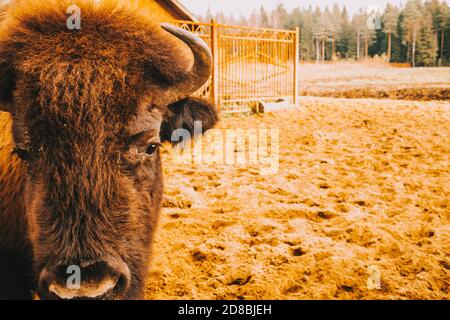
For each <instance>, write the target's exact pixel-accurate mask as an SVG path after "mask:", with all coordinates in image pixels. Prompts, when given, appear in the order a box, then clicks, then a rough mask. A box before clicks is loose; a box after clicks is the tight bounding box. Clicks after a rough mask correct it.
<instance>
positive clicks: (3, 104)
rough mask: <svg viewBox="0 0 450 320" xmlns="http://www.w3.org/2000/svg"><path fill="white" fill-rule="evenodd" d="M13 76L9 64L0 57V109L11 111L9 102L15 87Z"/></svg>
mask: <svg viewBox="0 0 450 320" xmlns="http://www.w3.org/2000/svg"><path fill="white" fill-rule="evenodd" d="M15 83H16V81H15V76H14V71H13V69H12V67H11V65H10V64H9V63H7V62H5V61H3V59H1V57H0V111H6V112H11V108H10V105H11V102H12V97H13V91H14V87H15Z"/></svg>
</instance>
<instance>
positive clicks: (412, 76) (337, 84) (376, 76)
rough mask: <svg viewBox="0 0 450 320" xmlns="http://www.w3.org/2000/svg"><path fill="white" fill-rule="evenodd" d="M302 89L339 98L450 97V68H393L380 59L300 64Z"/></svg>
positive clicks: (411, 98) (404, 98)
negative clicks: (357, 61) (376, 60)
mask: <svg viewBox="0 0 450 320" xmlns="http://www.w3.org/2000/svg"><path fill="white" fill-rule="evenodd" d="M299 74H300V93H301V94H302V95H306V96H320V97H338V98H383V99H400V100H422V101H423V100H450V68H449V67H443V68H393V67H390V66H389V65H386V64H385V63H379V62H378V63H377V62H361V63H352V62H338V63H334V64H323V65H316V64H304V65H301V66H300V72H299Z"/></svg>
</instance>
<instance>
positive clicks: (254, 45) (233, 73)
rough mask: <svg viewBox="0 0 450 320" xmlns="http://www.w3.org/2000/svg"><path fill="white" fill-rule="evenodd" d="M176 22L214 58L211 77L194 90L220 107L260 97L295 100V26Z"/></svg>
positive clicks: (245, 104) (240, 107)
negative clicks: (267, 26) (200, 39)
mask: <svg viewBox="0 0 450 320" xmlns="http://www.w3.org/2000/svg"><path fill="white" fill-rule="evenodd" d="M174 24H175V25H177V26H178V27H181V28H183V29H185V30H188V31H191V32H193V33H195V34H197V35H199V36H200V37H201V38H202V39H203V40H205V41H206V43H207V44H208V45H209V46H210V48H211V51H212V53H213V58H214V68H213V74H212V76H211V79H210V80H209V81H208V82H207V83H206V84H205V86H204V87H203V88H201V90H200V91H199V92H198V94H199V95H202V96H204V97H210V98H211V100H212V101H214V103H215V104H216V105H217V106H218V107H219V108H220V110H222V111H246V110H249V109H250V108H253V107H255V106H257V105H258V104H259V103H260V102H274V101H285V102H286V103H289V104H292V105H295V106H296V105H297V104H298V65H299V62H298V56H299V32H298V29H297V30H294V31H292V30H277V29H264V28H251V27H238V26H227V25H222V24H217V23H215V22H214V21H211V22H209V23H203V22H192V21H175V22H174Z"/></svg>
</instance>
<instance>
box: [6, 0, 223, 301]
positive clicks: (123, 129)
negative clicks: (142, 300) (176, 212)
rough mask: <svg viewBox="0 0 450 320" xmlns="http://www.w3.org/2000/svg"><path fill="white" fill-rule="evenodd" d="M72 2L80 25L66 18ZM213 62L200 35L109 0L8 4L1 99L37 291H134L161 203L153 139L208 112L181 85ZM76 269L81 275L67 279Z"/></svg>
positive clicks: (203, 75) (211, 119)
mask: <svg viewBox="0 0 450 320" xmlns="http://www.w3.org/2000/svg"><path fill="white" fill-rule="evenodd" d="M20 3H22V4H20ZM73 3H76V4H77V5H78V6H79V7H80V8H81V18H82V25H81V29H80V30H69V29H68V28H67V23H66V21H67V18H68V17H67V15H66V10H67V7H68V6H69V5H71V4H73ZM180 40H181V41H180ZM189 49H190V50H189ZM211 68H212V61H211V54H210V51H209V49H208V47H207V46H206V44H205V43H204V42H203V41H202V40H201V39H199V38H198V37H196V36H194V35H193V34H191V33H189V32H186V31H184V30H181V29H178V28H175V27H172V26H169V25H163V26H162V28H161V27H160V26H156V25H154V24H152V22H151V21H149V18H148V17H146V16H145V15H142V14H140V13H139V12H138V11H136V10H133V9H130V8H128V7H126V6H120V5H119V4H118V2H117V1H104V2H102V3H101V4H95V3H92V2H90V1H85V0H78V1H70V2H69V1H66V0H53V1H48V0H45V1H38V0H30V1H22V2H20V1H19V4H18V5H16V6H13V7H11V8H10V9H9V12H8V13H7V17H6V19H5V20H4V21H3V23H2V25H1V29H0V103H1V105H0V109H2V110H3V111H7V112H9V113H11V115H12V117H13V122H14V124H13V137H14V141H15V144H16V148H15V154H16V155H15V156H17V157H19V158H20V159H21V160H22V163H23V168H24V176H25V179H24V180H25V181H24V192H23V193H24V196H23V202H24V208H25V212H24V214H26V217H27V219H26V220H27V221H28V238H29V243H30V246H31V247H32V251H33V260H34V269H35V271H36V283H37V288H38V293H39V295H40V297H41V298H66V299H74V298H109V299H115V298H125V299H130V298H139V297H141V296H142V294H143V288H144V282H145V277H146V273H147V268H148V263H147V261H148V259H149V256H150V248H151V241H152V235H153V233H154V230H155V225H156V222H157V218H158V214H159V210H160V207H161V197H162V170H161V163H160V154H159V146H160V144H161V143H162V142H163V141H164V140H166V139H167V138H168V137H170V131H171V130H173V129H176V128H179V127H182V128H184V129H188V130H189V129H191V128H192V127H193V126H192V123H193V121H202V122H203V128H204V129H205V130H206V129H208V128H210V127H211V126H212V125H214V123H215V122H216V120H217V114H216V111H215V109H214V108H213V107H212V106H211V105H209V104H208V103H207V102H204V101H202V100H199V99H196V98H190V97H189V96H190V95H191V94H193V93H194V92H195V91H197V90H198V89H199V88H200V87H201V86H202V85H203V84H204V83H205V82H206V81H207V79H208V78H209V76H210V73H211ZM161 128H162V129H161ZM77 269H78V270H79V272H80V276H81V279H80V280H81V282H80V283H78V284H77V283H76V281H75V282H74V283H68V279H69V278H70V276H73V275H75V274H76V270H77ZM72 280H73V279H72Z"/></svg>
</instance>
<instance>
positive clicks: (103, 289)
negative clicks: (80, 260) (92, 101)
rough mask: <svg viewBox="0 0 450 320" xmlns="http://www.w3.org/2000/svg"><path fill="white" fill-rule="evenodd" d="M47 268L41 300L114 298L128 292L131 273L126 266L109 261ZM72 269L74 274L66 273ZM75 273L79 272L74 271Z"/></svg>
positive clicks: (41, 287) (40, 282)
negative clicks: (79, 265)
mask: <svg viewBox="0 0 450 320" xmlns="http://www.w3.org/2000/svg"><path fill="white" fill-rule="evenodd" d="M81 265H82V266H83V267H77V266H76V265H73V266H69V267H61V266H59V267H56V268H52V269H44V270H43V271H42V272H41V275H40V278H39V289H40V290H39V291H40V295H41V297H43V298H44V299H45V298H48V299H114V298H117V297H121V296H122V295H123V294H124V293H125V292H126V291H127V289H128V286H129V283H130V271H129V269H128V267H127V266H126V264H125V263H123V262H122V263H119V264H117V265H116V264H110V263H107V262H105V261H100V262H96V263H93V264H81ZM66 270H71V272H66ZM74 271H75V272H74Z"/></svg>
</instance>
